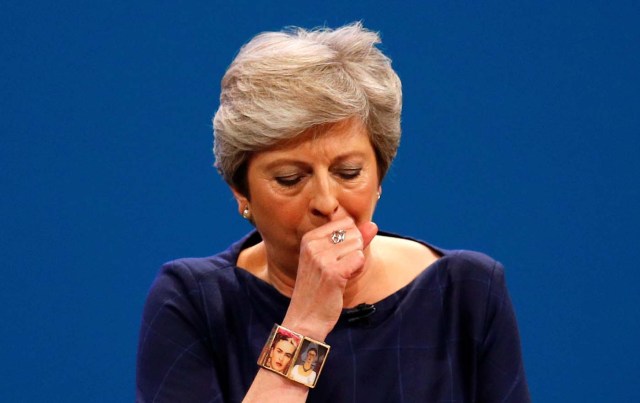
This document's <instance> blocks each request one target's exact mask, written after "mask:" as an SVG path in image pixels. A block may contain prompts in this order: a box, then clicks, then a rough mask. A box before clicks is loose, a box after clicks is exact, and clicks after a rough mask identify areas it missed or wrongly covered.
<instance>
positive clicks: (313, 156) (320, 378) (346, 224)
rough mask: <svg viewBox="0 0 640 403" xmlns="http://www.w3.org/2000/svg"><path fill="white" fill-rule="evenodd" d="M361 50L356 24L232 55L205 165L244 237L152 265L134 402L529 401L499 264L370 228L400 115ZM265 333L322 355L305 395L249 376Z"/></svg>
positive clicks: (257, 43)
mask: <svg viewBox="0 0 640 403" xmlns="http://www.w3.org/2000/svg"><path fill="white" fill-rule="evenodd" d="M378 43H379V37H378V35H377V34H376V33H374V32H371V31H368V30H366V29H364V28H363V27H362V26H361V25H360V24H358V23H356V24H352V25H348V26H345V27H342V28H340V29H336V30H329V29H320V30H315V31H305V30H302V29H298V30H294V31H288V32H277V33H265V34H261V35H258V36H257V37H255V38H254V39H253V40H251V41H250V42H249V43H248V44H246V45H245V46H244V47H243V48H242V49H241V50H240V52H239V54H238V55H237V57H236V58H235V60H234V61H233V63H232V64H231V66H230V67H229V69H228V70H227V72H226V74H225V76H224V78H223V80H222V91H221V95H220V107H219V109H218V111H217V113H216V115H215V118H214V153H215V157H216V166H217V168H218V170H219V172H220V173H221V175H222V176H223V178H224V179H225V181H226V182H227V183H228V184H229V186H230V188H231V191H232V192H233V195H234V197H235V199H236V201H237V204H238V211H239V213H240V215H241V216H242V217H244V218H245V219H247V220H249V221H250V222H251V223H252V224H253V225H254V226H255V228H256V229H255V231H253V232H251V233H250V234H248V235H247V236H246V237H244V238H243V239H240V240H239V241H237V242H236V243H234V244H233V245H231V246H230V247H229V248H228V249H227V250H225V251H223V252H221V253H219V254H217V255H215V256H213V257H210V258H203V259H181V260H177V261H174V262H170V263H167V264H166V265H165V266H164V267H163V269H162V271H161V273H160V274H159V276H158V278H157V279H156V281H155V283H154V284H153V287H152V289H151V291H150V295H149V297H148V300H147V304H146V307H145V312H144V317H143V323H142V330H141V335H140V347H139V354H138V399H139V400H140V401H159V402H160V401H162V402H164V401H186V402H200V401H206V402H211V401H213V402H222V401H225V402H227V401H241V400H245V401H260V402H268V401H278V402H283V401H286V402H303V401H305V400H307V401H317V402H321V401H357V402H359V401H363V402H364V401H366V402H396V401H426V402H437V401H460V402H467V401H468V402H472V401H473V402H493V401H500V402H522V401H528V400H529V398H528V391H527V384H526V380H525V377H524V370H523V365H522V360H521V353H520V341H519V336H518V330H517V325H516V321H515V316H514V314H513V310H512V306H511V303H510V300H509V296H508V293H507V291H506V288H505V284H504V277H503V268H502V266H501V265H500V264H499V263H497V262H496V261H494V260H493V259H491V258H489V257H487V256H485V255H482V254H479V253H474V252H468V251H446V250H442V249H438V248H436V247H434V246H431V245H429V244H427V243H425V242H422V241H418V240H415V239H412V238H409V237H405V236H400V235H394V234H391V233H386V232H379V231H378V227H377V226H376V225H375V224H374V223H373V222H372V217H373V213H374V210H375V206H376V203H377V202H378V199H379V198H380V195H381V192H382V188H381V183H382V179H383V178H384V176H385V174H386V172H387V170H388V168H389V166H390V164H391V161H392V160H393V158H394V157H395V154H396V150H397V147H398V144H399V140H400V111H401V104H402V102H401V89H400V88H401V87H400V80H399V79H398V76H397V75H396V73H395V72H394V71H393V69H392V68H391V63H390V60H389V59H388V58H387V57H386V56H384V55H383V54H382V53H381V52H380V51H379V50H378V49H377V47H376V45H377V44H378ZM407 205H411V203H410V202H408V203H407ZM363 304H365V305H363ZM362 307H365V308H362ZM274 324H275V325H276V326H275V327H274ZM280 326H281V327H282V328H283V329H285V330H286V331H290V332H293V333H295V334H298V335H299V336H300V337H301V338H302V339H303V340H304V341H303V343H305V342H307V343H316V344H318V345H327V346H326V349H327V354H326V355H324V360H323V365H324V369H323V371H322V373H318V375H317V379H316V387H315V389H313V390H312V391H311V392H310V388H309V387H307V386H306V385H305V384H304V383H299V382H296V381H295V380H292V379H291V378H290V376H283V374H278V373H276V372H274V371H272V370H270V369H269V368H265V365H263V363H261V362H258V364H259V365H260V366H257V365H256V360H257V359H258V357H259V356H260V353H261V351H263V350H264V348H265V347H264V346H265V345H268V344H265V343H269V340H273V337H274V334H273V332H272V329H278V328H279V327H280ZM270 332H271V333H270ZM270 334H271V336H270ZM323 343H326V344H323ZM301 344H302V343H301ZM329 346H330V348H331V353H330V354H329V353H328V348H329ZM296 354H299V352H298V353H296Z"/></svg>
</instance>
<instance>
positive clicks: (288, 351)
mask: <svg viewBox="0 0 640 403" xmlns="http://www.w3.org/2000/svg"><path fill="white" fill-rule="evenodd" d="M295 352H296V346H294V345H293V343H291V341H289V340H279V341H278V342H277V343H276V345H275V346H274V347H273V348H272V349H271V353H270V354H269V363H270V365H271V368H273V369H275V370H276V371H279V372H283V373H284V371H285V370H286V369H287V365H289V361H291V358H292V357H293V354H294V353H295Z"/></svg>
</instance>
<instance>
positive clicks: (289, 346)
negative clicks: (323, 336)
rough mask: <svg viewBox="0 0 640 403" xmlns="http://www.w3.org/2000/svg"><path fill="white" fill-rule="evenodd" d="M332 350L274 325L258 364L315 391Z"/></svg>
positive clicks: (318, 342)
mask: <svg viewBox="0 0 640 403" xmlns="http://www.w3.org/2000/svg"><path fill="white" fill-rule="evenodd" d="M330 348H331V347H330V346H329V345H328V344H325V343H322V342H320V341H318V340H314V339H312V338H310V337H306V336H303V335H301V334H300V333H296V332H294V331H292V330H289V329H287V328H285V327H282V326H280V325H278V324H275V325H274V326H273V329H272V330H271V334H270V335H269V338H268V339H267V342H266V343H265V345H264V348H263V349H262V353H260V357H259V358H258V365H259V366H261V367H262V368H265V369H268V370H270V371H273V372H275V373H276V374H280V375H282V376H284V377H286V378H288V379H291V380H292V381H295V382H298V383H301V384H303V385H306V386H308V387H310V388H313V387H315V386H316V383H317V382H318V378H319V377H320V372H321V371H322V367H324V363H325V361H326V360H327V356H328V355H329V349H330Z"/></svg>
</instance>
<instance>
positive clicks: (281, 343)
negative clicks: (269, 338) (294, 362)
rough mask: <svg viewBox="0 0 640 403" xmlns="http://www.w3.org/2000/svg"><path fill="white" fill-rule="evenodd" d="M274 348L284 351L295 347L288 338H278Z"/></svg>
mask: <svg viewBox="0 0 640 403" xmlns="http://www.w3.org/2000/svg"><path fill="white" fill-rule="evenodd" d="M276 348H279V349H281V350H284V351H293V350H295V349H296V347H295V346H294V345H293V343H292V342H291V341H290V340H278V342H277V343H276Z"/></svg>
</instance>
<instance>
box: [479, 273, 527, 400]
mask: <svg viewBox="0 0 640 403" xmlns="http://www.w3.org/2000/svg"><path fill="white" fill-rule="evenodd" d="M485 313H486V318H485V331H484V338H483V341H482V344H481V353H480V356H479V368H478V375H479V382H478V388H479V389H478V397H479V401H480V402H505V403H507V402H509V403H521V402H530V401H531V398H530V396H529V388H528V386H527V380H526V377H525V373H524V364H523V361H522V352H521V349H520V334H519V332H518V325H517V322H516V316H515V313H514V310H513V305H512V303H511V299H510V297H509V293H508V291H507V288H506V284H505V278H504V268H503V266H502V265H501V264H500V263H497V262H496V264H495V266H494V268H493V270H492V273H491V283H490V286H489V295H488V299H487V308H486V311H485Z"/></svg>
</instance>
